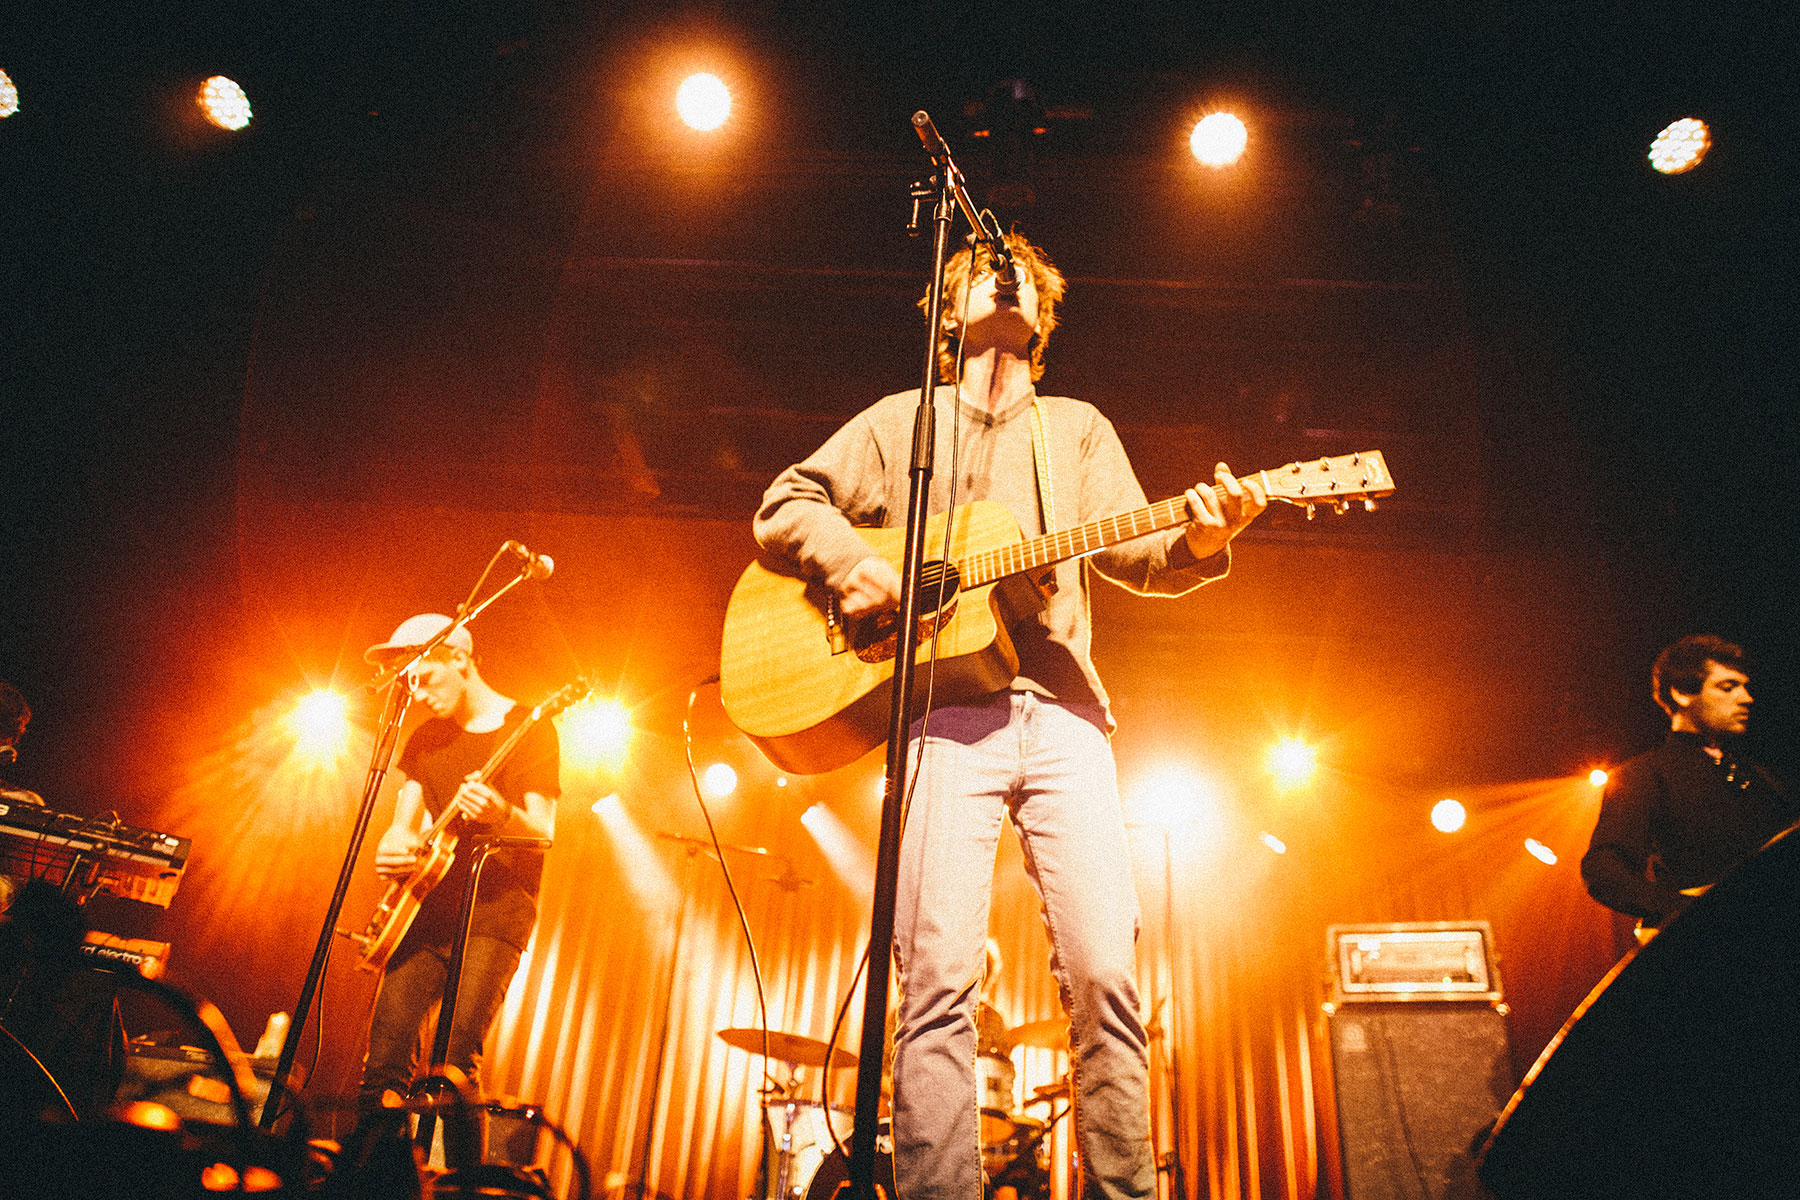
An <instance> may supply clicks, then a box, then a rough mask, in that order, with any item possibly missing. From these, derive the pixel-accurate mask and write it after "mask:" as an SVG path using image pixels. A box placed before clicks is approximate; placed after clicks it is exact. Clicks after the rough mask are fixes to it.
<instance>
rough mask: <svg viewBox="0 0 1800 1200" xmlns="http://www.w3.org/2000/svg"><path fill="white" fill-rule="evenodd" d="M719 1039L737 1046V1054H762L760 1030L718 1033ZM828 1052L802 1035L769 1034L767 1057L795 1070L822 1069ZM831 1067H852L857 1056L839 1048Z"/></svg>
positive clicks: (815, 1040) (819, 1043)
mask: <svg viewBox="0 0 1800 1200" xmlns="http://www.w3.org/2000/svg"><path fill="white" fill-rule="evenodd" d="M719 1037H720V1039H721V1040H722V1041H723V1042H724V1043H725V1044H726V1045H727V1046H736V1047H737V1048H738V1049H739V1050H748V1051H749V1052H750V1053H752V1054H761V1053H762V1052H763V1033H762V1030H760V1029H721V1030H719ZM827 1049H828V1047H827V1046H826V1044H825V1043H824V1042H821V1041H819V1040H818V1039H817V1038H809V1037H807V1036H806V1035H805V1034H803V1033H780V1032H777V1031H776V1030H773V1029H771V1030H769V1057H770V1058H779V1059H780V1060H781V1061H782V1062H790V1063H793V1064H794V1065H795V1066H797V1067H822V1066H824V1065H825V1051H826V1050H827ZM831 1065H832V1066H834V1067H854V1066H855V1065H856V1055H854V1054H852V1053H851V1052H850V1051H848V1050H846V1049H844V1048H843V1047H842V1046H839V1047H837V1048H836V1050H835V1051H834V1052H833V1054H832V1056H831Z"/></svg>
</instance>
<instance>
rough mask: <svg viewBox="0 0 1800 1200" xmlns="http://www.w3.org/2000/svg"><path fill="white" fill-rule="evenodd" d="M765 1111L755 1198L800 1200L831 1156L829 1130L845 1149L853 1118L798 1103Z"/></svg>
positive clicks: (772, 1106) (843, 1112)
mask: <svg viewBox="0 0 1800 1200" xmlns="http://www.w3.org/2000/svg"><path fill="white" fill-rule="evenodd" d="M767 1108H768V1114H769V1129H768V1138H767V1140H766V1141H765V1143H764V1145H763V1169H762V1186H761V1187H760V1188H759V1189H758V1190H757V1193H756V1194H757V1195H758V1196H759V1197H761V1198H762V1200H801V1198H802V1197H804V1196H806V1195H807V1192H808V1188H809V1187H810V1186H811V1184H812V1182H813V1177H814V1176H815V1175H817V1174H818V1172H819V1168H820V1166H821V1165H823V1164H824V1162H825V1159H826V1158H827V1157H829V1156H830V1155H831V1153H832V1142H831V1134H832V1131H833V1130H836V1132H837V1136H838V1140H839V1141H841V1142H843V1143H844V1144H845V1146H846V1148H848V1145H849V1142H850V1125H851V1122H852V1119H853V1118H854V1116H855V1114H854V1113H852V1112H850V1111H849V1110H848V1109H842V1108H827V1107H826V1106H825V1105H822V1104H813V1103H810V1102H807V1101H800V1100H775V1101H771V1102H770V1103H769V1104H768V1105H767ZM827 1122H830V1124H829V1125H828V1124H827ZM890 1169H891V1168H890Z"/></svg>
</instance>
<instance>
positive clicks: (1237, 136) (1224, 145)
mask: <svg viewBox="0 0 1800 1200" xmlns="http://www.w3.org/2000/svg"><path fill="white" fill-rule="evenodd" d="M1249 141H1250V131H1249V130H1247V129H1245V128H1244V123H1243V122H1242V121H1240V120H1238V119H1237V118H1236V117H1234V116H1232V115H1231V114H1230V113H1226V112H1216V113H1209V114H1207V115H1206V116H1205V117H1202V118H1201V119H1200V122H1199V124H1197V125H1195V126H1194V132H1193V133H1191V134H1189V135H1188V149H1189V150H1192V151H1193V152H1194V157H1195V158H1197V159H1199V160H1200V161H1201V162H1202V163H1204V164H1205V165H1206V166H1209V167H1214V168H1217V167H1229V166H1230V165H1231V164H1232V163H1234V162H1236V161H1237V160H1238V158H1239V157H1240V156H1242V154H1243V153H1244V147H1245V146H1246V145H1247V144H1248V143H1249Z"/></svg>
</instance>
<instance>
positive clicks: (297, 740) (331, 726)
mask: <svg viewBox="0 0 1800 1200" xmlns="http://www.w3.org/2000/svg"><path fill="white" fill-rule="evenodd" d="M288 728H289V729H291V730H292V731H293V734H294V749H295V750H296V751H297V752H298V753H300V754H301V755H303V756H304V757H306V758H310V759H312V760H313V761H315V762H331V761H333V760H335V759H336V758H337V757H338V755H340V754H342V753H343V752H344V751H345V750H346V749H348V748H349V746H350V702H349V701H348V700H347V699H345V698H344V697H343V696H342V695H340V694H338V693H337V692H334V691H332V690H331V689H330V688H319V689H318V690H317V691H313V692H309V693H307V694H306V695H305V696H303V697H301V699H300V703H298V704H296V705H294V710H293V712H291V713H290V714H288Z"/></svg>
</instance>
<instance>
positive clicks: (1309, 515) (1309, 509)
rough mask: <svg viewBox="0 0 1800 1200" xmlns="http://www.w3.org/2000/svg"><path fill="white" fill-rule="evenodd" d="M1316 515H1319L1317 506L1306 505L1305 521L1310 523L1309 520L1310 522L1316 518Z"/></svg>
mask: <svg viewBox="0 0 1800 1200" xmlns="http://www.w3.org/2000/svg"><path fill="white" fill-rule="evenodd" d="M1318 515H1319V513H1318V506H1317V505H1314V504H1308V505H1307V506H1306V519H1307V520H1309V521H1310V520H1312V519H1313V518H1314V517H1316V516H1318Z"/></svg>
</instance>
